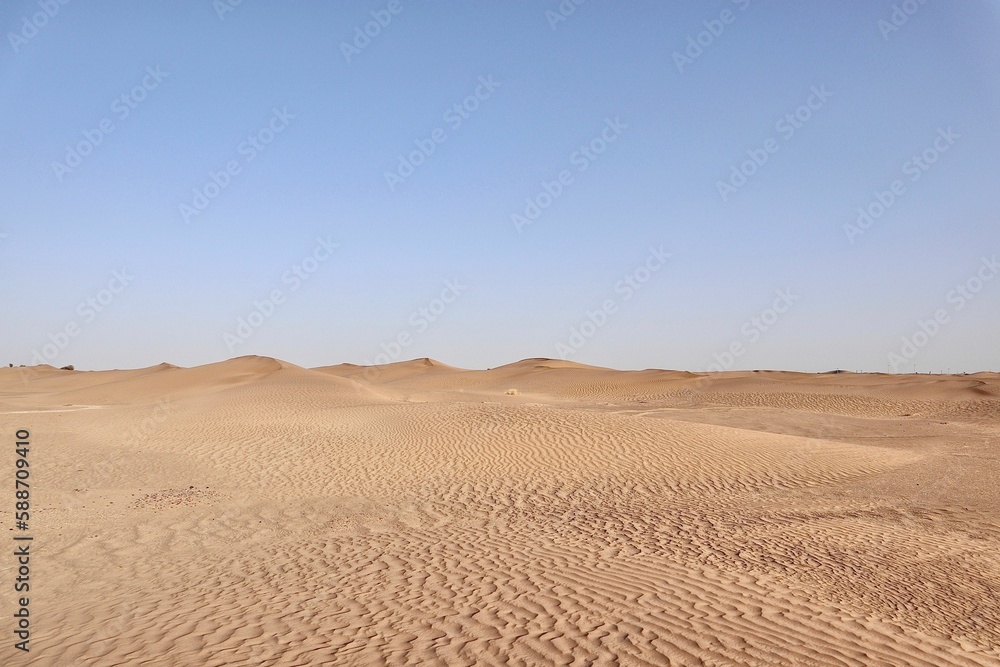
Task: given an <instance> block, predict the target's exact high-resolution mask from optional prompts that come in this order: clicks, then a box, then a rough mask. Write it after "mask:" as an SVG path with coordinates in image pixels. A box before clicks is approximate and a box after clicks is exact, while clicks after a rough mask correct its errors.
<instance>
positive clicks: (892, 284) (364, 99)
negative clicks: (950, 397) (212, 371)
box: [0, 0, 1000, 372]
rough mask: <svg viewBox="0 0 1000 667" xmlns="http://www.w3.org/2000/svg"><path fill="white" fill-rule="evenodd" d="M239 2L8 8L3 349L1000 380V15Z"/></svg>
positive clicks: (182, 359)
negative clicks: (871, 214)
mask: <svg viewBox="0 0 1000 667" xmlns="http://www.w3.org/2000/svg"><path fill="white" fill-rule="evenodd" d="M225 1H226V0H220V2H219V3H215V4H213V2H211V1H210V0H183V1H177V2H169V3H165V2H158V3H154V2H137V1H129V2H122V1H119V2H101V3H87V2H82V1H80V0H77V1H76V2H69V3H68V4H65V5H59V4H58V3H57V2H55V0H52V2H51V5H52V6H51V7H49V9H48V11H49V13H50V14H52V15H51V16H48V15H45V9H44V8H45V7H46V6H48V5H47V4H46V3H45V2H42V3H39V2H38V1H37V0H34V1H20V0H18V1H9V2H4V3H3V5H2V8H0V25H2V27H3V31H4V33H5V37H4V43H3V44H2V45H0V98H2V100H3V103H2V104H3V106H2V110H3V111H2V118H3V122H2V124H0V156H2V160H0V192H2V196H0V234H3V235H5V236H3V237H0V266H2V270H0V285H2V288H0V289H2V292H0V294H2V310H3V318H4V323H3V326H2V327H0V351H2V354H0V357H2V358H0V362H3V363H7V362H8V361H9V362H12V363H15V364H27V363H31V362H32V360H33V359H35V358H37V357H36V354H41V355H45V354H46V347H45V346H46V345H48V346H49V347H48V348H47V351H48V353H49V354H48V355H47V356H45V360H47V361H48V362H49V363H52V364H54V365H56V366H62V365H65V364H74V365H76V366H77V367H78V368H112V367H118V368H122V367H139V366H146V365H151V364H155V363H158V362H161V361H168V362H171V363H175V364H179V365H185V366H188V365H195V364H200V363H207V362H212V361H218V360H221V359H225V358H229V357H233V356H238V355H242V354H260V355H269V356H275V357H279V358H282V359H285V360H288V361H291V362H293V363H297V364H301V365H306V366H315V365H323V364H333V363H339V362H343V361H347V362H353V363H362V362H365V361H369V362H371V361H386V360H402V359H408V358H413V357H421V356H430V357H434V358H437V359H440V360H442V361H445V362H447V363H451V364H455V365H459V366H464V367H470V368H485V367H492V366H496V365H500V364H503V363H508V362H511V361H515V360H517V359H521V358H525V357H535V356H545V357H557V356H560V354H561V353H564V354H565V356H567V357H568V358H570V359H573V360H576V361H580V362H583V363H590V364H597V365H605V366H613V367H618V368H648V367H658V368H682V369H691V370H701V369H706V368H709V367H710V366H712V365H713V364H715V365H716V367H724V368H784V369H794V370H804V371H820V370H828V369H832V368H846V369H851V370H855V369H864V370H881V371H885V370H886V369H887V368H889V367H890V366H891V365H892V360H893V358H892V357H891V356H890V355H892V354H896V355H897V363H896V368H895V370H897V371H900V372H904V371H905V372H910V371H912V369H913V366H914V365H916V368H917V369H918V370H922V371H927V370H934V371H938V370H947V369H949V368H950V369H951V370H952V371H972V370H979V369H985V368H993V369H998V368H1000V346H998V344H997V340H998V332H1000V276H995V275H994V274H996V271H997V269H996V268H995V267H993V266H992V265H991V264H989V263H987V264H983V258H984V257H985V258H987V260H989V259H990V258H992V257H993V256H994V255H995V254H996V253H1000V233H998V212H1000V210H998V208H1000V207H998V204H997V191H998V190H997V188H998V182H1000V179H998V177H1000V160H998V157H1000V123H998V122H997V119H998V118H1000V114H998V112H1000V71H998V66H1000V58H998V56H1000V30H998V29H1000V4H998V3H997V2H995V1H989V2H988V1H985V0H981V1H975V0H970V1H968V2H961V3H945V2H936V1H934V0H931V1H928V2H926V3H925V4H919V3H917V2H916V1H915V0H913V1H912V2H910V3H898V2H897V3H896V4H897V6H900V5H907V7H906V8H907V9H909V10H910V11H911V12H912V13H911V14H906V13H905V12H903V10H902V9H900V10H899V12H897V15H896V16H895V20H896V23H897V24H899V25H898V26H896V25H893V24H892V20H893V16H892V15H893V2H890V1H888V0H885V1H882V0H879V1H874V2H858V1H855V2H826V3H780V5H779V3H764V2H758V1H752V2H749V3H747V2H745V1H743V0H741V2H739V3H737V2H731V1H729V0H716V1H714V2H693V1H692V2H669V3H668V2H652V1H646V2H640V1H634V2H624V3H621V2H610V1H601V0H588V1H587V2H584V3H583V4H581V5H579V6H577V7H576V8H575V11H573V12H572V14H570V15H569V16H566V17H562V16H559V15H558V14H555V13H552V12H558V11H559V6H560V5H559V3H558V2H557V1H556V0H551V1H549V2H520V3H511V2H491V3H487V2H461V3H459V2H435V1H431V0H421V1H420V2H409V1H407V0H399V1H398V3H389V2H388V1H386V2H382V1H374V2H318V1H313V2H305V1H303V2H265V1H263V0H245V1H244V2H242V3H241V4H239V5H238V6H235V7H233V8H232V11H222V10H221V9H220V7H222V6H223V5H222V3H223V2H225ZM569 5H571V3H569V2H566V3H563V6H564V7H565V6H569ZM390 10H396V13H392V11H390ZM914 10H915V11H914ZM372 12H374V13H375V15H374V16H375V18H373V14H372ZM547 12H550V13H548V14H547ZM723 12H728V13H723ZM220 15H221V17H220ZM379 18H380V19H381V20H382V21H383V23H386V25H385V26H384V27H383V26H379V25H378V24H377V23H370V22H372V21H375V20H376V19H379ZM557 18H558V19H562V18H565V20H557ZM904 18H905V21H904ZM390 19H391V20H390ZM880 21H883V23H881V24H880ZM705 22H707V25H706V23H705ZM366 24H369V25H367V30H368V31H369V32H370V33H372V34H374V35H375V36H374V37H366V38H361V37H358V35H359V33H361V34H363V33H364V31H365V29H366ZM39 26H40V27H39ZM887 26H889V27H891V28H896V27H898V29H893V30H891V31H890V30H889V28H887ZM712 30H714V32H715V33H717V34H712V32H711V31H712ZM699 33H702V34H701V35H700V36H699ZM689 39H690V40H692V41H689ZM355 40H357V42H356V45H355ZM366 40H367V42H366ZM698 41H701V43H702V45H701V46H691V44H692V43H694V44H697V42H698ZM345 43H346V44H348V45H349V48H345V46H344V44H345ZM688 49H690V51H689V53H688V54H687V55H684V54H685V51H686V50H688ZM699 49H700V52H699ZM675 54H681V55H683V58H680V57H679V56H677V55H675ZM678 65H680V66H678ZM151 72H152V73H154V74H155V76H154V74H151ZM484 81H485V82H487V84H488V85H486V84H484V83H482V82H484ZM816 91H819V95H817V93H816ZM477 93H478V95H479V97H478V98H476V95H477ZM123 95H124V96H125V99H124V100H123V99H122V96H123ZM470 96H471V98H470ZM810 103H811V104H812V108H809V106H808V105H809V104H810ZM455 105H459V108H460V109H461V114H460V113H459V112H458V111H456V110H455V109H454V107H455ZM803 105H806V106H805V107H803ZM800 107H802V108H800ZM275 110H277V113H276V111H275ZM796 113H798V114H799V120H795V116H794V114H796ZM786 114H793V116H792V118H793V121H794V122H792V121H789V120H783V119H785V116H786ZM803 118H804V119H805V120H801V119H803ZM102 127H103V128H104V129H103V130H102V129H101V128H102ZM276 130H277V131H276ZM98 138H99V139H100V141H99V142H98V141H97V139H98ZM249 138H253V141H252V142H248V139H249ZM435 138H436V139H437V141H435ZM253 142H256V144H257V147H254V146H253ZM268 142H269V143H268ZM935 142H936V145H935ZM420 144H422V145H423V146H424V149H423V150H424V152H430V151H429V149H428V147H429V146H433V148H434V150H433V152H432V153H430V154H429V155H426V156H425V155H420V154H418V155H417V156H416V160H414V162H422V163H421V164H420V165H419V166H417V167H415V168H414V169H413V172H412V174H411V173H409V172H408V170H407V169H408V168H407V167H406V166H404V167H402V168H401V167H400V156H404V159H406V160H407V161H409V157H408V156H409V155H410V154H411V153H412V152H413V151H419V150H421V149H420V148H419V147H418V146H419V145H420ZM587 145H590V146H591V147H592V148H589V149H588V151H590V152H589V154H588V153H584V152H581V146H587ZM769 150H770V152H769ZM598 151H600V153H599V154H598V153H597V152H598ZM748 151H750V153H749V154H748ZM925 151H926V152H927V157H928V159H930V158H933V159H934V162H933V164H927V163H923V162H921V164H922V165H923V166H920V165H917V164H916V163H914V162H912V158H913V157H914V156H918V158H919V156H921V155H922V154H924V153H925ZM68 153H70V154H69V155H68ZM79 153H87V154H86V155H79V159H77V157H76V154H79ZM752 156H756V157H757V159H758V161H761V162H763V164H762V165H760V166H759V167H758V166H757V165H755V164H752V163H750V164H748V165H746V166H745V168H744V169H745V171H747V172H753V173H752V174H751V175H750V176H748V177H746V180H745V183H744V182H742V180H741V179H742V175H740V176H738V177H733V175H732V171H733V168H734V165H735V167H736V169H737V170H739V169H740V167H741V165H742V163H744V162H745V161H747V160H749V159H751V157H752ZM762 156H764V157H766V158H767V159H766V161H763V157H762ZM920 159H921V161H922V160H923V158H920ZM227 167H233V168H234V171H235V172H236V173H235V174H232V175H230V174H223V173H222V172H225V171H226V169H227ZM387 172H391V173H394V174H395V177H388V178H387ZM213 173H215V174H216V180H217V181H219V182H221V183H225V184H226V185H225V187H223V188H218V187H216V185H215V184H214V183H213V182H212V177H211V174H213ZM560 175H562V177H563V179H564V182H563V183H559V178H560ZM731 178H733V180H730V179H731ZM227 180H228V183H226V181H227ZM390 181H391V183H390ZM894 181H899V182H898V183H896V186H897V189H898V193H899V194H892V192H891V190H892V186H893V183H894ZM543 182H546V183H548V184H549V186H548V187H549V190H551V191H552V192H555V193H557V196H555V197H551V196H550V195H549V193H547V192H546V190H545V186H544V185H543ZM720 182H722V183H726V184H728V186H729V187H724V186H723V187H720ZM734 184H736V185H738V186H739V187H736V185H734ZM730 188H731V189H730ZM560 189H561V191H560ZM720 189H721V190H722V191H723V192H722V193H721V194H720ZM196 190H198V191H201V192H202V193H203V194H208V195H211V196H212V198H211V199H210V200H206V201H207V202H208V205H207V206H204V204H205V203H206V202H205V201H199V200H198V198H197V197H196V195H195V191H196ZM877 192H883V193H886V194H883V195H882V199H883V200H884V201H885V202H888V201H889V197H892V198H893V201H892V203H891V204H889V205H888V206H887V207H886V208H885V210H884V212H883V213H882V215H881V216H880V217H878V218H877V219H872V221H871V223H870V224H869V223H865V224H867V228H861V227H857V228H856V229H855V231H853V232H852V231H851V228H850V227H849V226H850V225H856V223H857V218H858V208H859V207H865V208H870V207H873V206H874V208H873V210H874V211H875V212H879V206H881V204H878V196H877V195H876V193H877ZM526 200H534V201H535V202H537V203H540V204H543V205H546V207H545V208H544V210H542V209H539V210H540V213H539V214H538V215H534V214H535V213H536V212H535V211H532V210H527V211H526V209H530V207H529V204H528V203H526ZM196 205H201V206H203V210H198V208H197V206H196ZM184 207H190V209H185V208H184ZM185 211H186V212H185ZM514 214H517V215H519V216H525V217H524V218H523V221H527V222H528V224H521V223H518V222H517V220H519V218H515V219H512V215H514ZM528 214H531V215H532V216H533V217H534V219H533V220H529V219H528V217H527V216H528ZM845 226H848V227H846V228H845ZM859 230H860V231H859ZM319 238H322V239H324V240H325V241H326V242H327V243H328V244H329V243H335V244H339V245H338V247H337V248H336V249H335V250H333V251H332V252H330V251H328V250H326V249H324V248H323V246H322V245H319V244H318V241H317V239H319ZM650 248H654V249H657V251H658V252H660V250H659V249H661V248H662V252H663V253H668V254H669V255H670V257H669V258H668V259H665V260H664V259H657V258H655V257H654V256H651V254H650V253H651V251H650ZM647 262H648V264H647ZM297 266H298V267H299V268H298V270H299V272H300V273H301V274H302V275H303V276H307V277H308V278H307V279H305V280H303V279H302V278H301V277H300V276H297V275H296V274H295V267H297ZM122 269H124V270H125V271H124V275H123V276H121V278H124V280H122V279H121V278H115V276H114V274H115V272H116V271H118V272H121V271H122ZM310 269H311V270H312V272H309V270H310ZM650 269H654V270H650ZM977 274H978V276H977ZM626 276H628V277H629V280H631V281H632V282H633V284H634V285H637V286H640V289H638V290H635V289H634V288H633V287H631V286H629V285H628V282H627V281H626ZM642 280H645V282H641V281H642ZM447 281H452V284H453V285H456V284H457V289H452V290H450V291H449V288H448V287H447ZM620 281H621V282H620ZM959 286H961V287H962V289H963V290H965V292H966V296H962V295H961V294H960V293H959V292H957V291H955V290H956V289H957V288H958V287H959ZM977 289H978V291H976V290H977ZM782 290H784V291H787V292H788V293H790V295H791V298H790V299H788V298H787V297H786V300H785V301H779V303H778V309H780V310H783V311H786V312H783V313H778V312H777V310H774V311H769V309H770V308H773V307H774V305H775V301H776V299H778V298H779V297H778V296H777V293H778V292H779V291H782ZM275 292H277V294H278V296H279V301H280V303H278V304H277V305H276V306H274V307H273V308H272V307H271V306H269V305H268V304H267V303H264V302H265V300H268V299H270V298H271V295H272V294H273V293H275ZM443 292H444V296H446V297H447V299H448V300H450V301H451V303H447V304H446V303H444V301H436V300H437V299H440V298H441V296H442V293H443ZM456 292H457V293H458V294H457V296H456V294H455V293H456ZM88 300H90V304H89V305H88ZM255 302H257V303H258V304H260V305H259V306H255ZM786 304H790V305H786ZM606 307H607V309H606ZM255 308H259V310H261V311H264V314H259V315H252V313H253V311H254V310H255ZM421 308H424V309H426V310H427V312H428V313H430V315H431V316H432V317H433V318H434V321H433V322H432V321H431V320H430V317H427V316H425V315H422V314H420V309H421ZM98 311H99V312H98ZM599 311H600V312H599ZM588 312H590V313H591V316H592V317H590V318H588ZM936 314H937V315H938V316H940V317H939V319H940V320H941V321H940V322H936V323H931V324H927V321H928V320H933V319H934V318H935V315H936ZM240 318H244V319H245V320H248V324H247V326H246V327H243V328H242V329H240V327H239V326H238V324H239V321H240ZM753 318H757V321H756V322H755V321H754V319H753ZM250 320H252V323H251V322H250ZM591 320H594V321H596V322H597V323H598V324H599V325H600V326H598V325H594V324H586V323H587V322H589V321H591ZM920 321H924V322H925V326H924V328H923V330H922V329H921V326H920V324H919V322H920ZM935 324H936V326H935ZM254 325H259V326H254ZM574 327H575V328H576V330H577V331H578V332H579V334H578V335H576V336H574V335H573V329H574ZM67 328H69V330H70V331H71V333H65V331H66V330H67ZM924 330H925V331H929V332H930V333H929V334H928V333H922V331H924ZM241 332H242V333H241ZM247 333H249V335H248V336H245V335H243V334H247ZM400 337H402V339H403V341H404V342H405V343H406V345H401V346H400V348H399V349H398V350H397V349H396V348H395V347H394V346H393V345H392V344H390V341H394V340H397V339H399V338H400ZM904 338H905V339H906V340H907V341H909V344H910V345H911V346H912V349H906V345H905V344H904V341H903V339H904ZM234 341H235V342H234ZM734 345H735V346H736V347H735V349H736V350H737V351H738V354H735V355H733V357H732V358H731V359H729V358H728V357H727V356H726V354H725V353H726V352H727V351H729V350H730V349H731V348H732V347H733V346H734ZM567 351H568V353H567ZM380 353H383V355H384V356H382V357H381V358H378V357H377V355H379V354H380ZM911 353H912V354H911Z"/></svg>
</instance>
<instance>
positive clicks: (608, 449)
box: [0, 357, 1000, 666]
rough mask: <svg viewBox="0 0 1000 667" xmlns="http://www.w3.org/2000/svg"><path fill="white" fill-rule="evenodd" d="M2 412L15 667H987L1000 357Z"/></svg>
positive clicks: (29, 401)
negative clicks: (13, 474)
mask: <svg viewBox="0 0 1000 667" xmlns="http://www.w3.org/2000/svg"><path fill="white" fill-rule="evenodd" d="M0 425H2V428H3V432H5V433H7V434H8V441H11V440H13V434H14V432H15V431H16V430H17V429H30V430H31V433H32V441H33V445H32V447H33V450H32V457H33V458H32V463H31V465H32V488H33V496H32V502H33V510H34V511H33V512H32V530H33V533H34V536H35V547H34V548H35V550H36V551H35V553H36V556H35V561H34V568H35V569H34V570H33V576H36V577H37V583H33V587H32V602H31V605H32V615H33V616H32V618H33V624H32V629H33V634H32V650H31V653H30V654H29V655H27V656H26V655H25V654H23V653H21V652H19V651H16V650H14V648H13V646H12V644H13V641H10V640H9V639H8V640H7V641H5V642H4V643H3V644H2V646H0V664H4V665H8V664H12V665H17V664H32V665H334V664H344V665H373V664H386V665H435V664H437V665H480V664H484V665H500V664H511V665H555V664H566V665H647V664H648V665H838V666H844V665H928V666H930V665H935V666H937V665H998V664H1000V557H998V556H997V554H998V553H1000V519H998V516H1000V514H998V509H1000V493H998V491H997V488H996V479H997V478H998V477H997V475H998V473H1000V464H998V450H997V442H998V437H1000V376H998V375H997V374H990V373H980V374H975V375H966V376H917V375H906V376H891V375H885V374H856V373H831V374H803V373H787V372H777V371H761V372H730V373H721V374H707V375H706V374H697V373H687V372H681V371H665V370H655V369H650V370H645V371H616V370H612V369H605V368H597V367H591V366H585V365H582V364H576V363H573V362H565V361H559V360H551V359H526V360H523V361H519V362H516V363H513V364H508V365H506V366H502V367H499V368H494V369H490V370H485V371H476V370H466V369H461V368H456V367H452V366H448V365H447V364H443V363H441V362H438V361H434V360H431V359H418V360H413V361H407V362H401V363H395V364H389V365H386V366H382V367H377V368H368V367H362V366H355V365H351V364H341V365H337V366H326V367H322V368H316V369H306V368H302V367H299V366H295V365H293V364H289V363H286V362H282V361H279V360H275V359H270V358H262V357H241V358H237V359H232V360H229V361H225V362H221V363H217V364H210V365H207V366H201V367H196V368H178V367H175V366H171V365H169V364H161V365H159V366H154V367H151V368H145V369H137V370H120V371H101V372H81V371H60V370H56V369H53V368H51V367H37V368H30V369H17V368H14V369H6V368H5V369H0ZM11 509H12V503H11V502H6V503H4V504H2V505H0V512H2V513H3V518H4V522H5V525H8V526H10V525H12V522H13V517H12V516H11V514H12V512H11V511H10V510H11ZM13 565H14V564H13V559H11V558H6V559H2V560H0V577H2V578H3V581H4V582H9V581H12V578H13V576H14V571H13ZM7 585H8V584H7V583H4V586H5V587H7ZM13 604H14V603H13V600H12V599H11V597H10V596H9V595H7V594H5V595H4V596H3V597H2V598H0V617H2V618H6V619H11V618H12V613H13V609H14V607H13ZM0 629H3V631H4V633H5V634H7V635H8V637H9V629H8V628H7V626H3V627H2V628H0Z"/></svg>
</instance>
